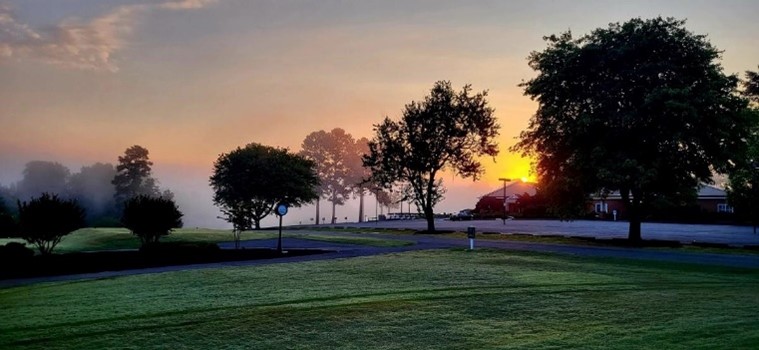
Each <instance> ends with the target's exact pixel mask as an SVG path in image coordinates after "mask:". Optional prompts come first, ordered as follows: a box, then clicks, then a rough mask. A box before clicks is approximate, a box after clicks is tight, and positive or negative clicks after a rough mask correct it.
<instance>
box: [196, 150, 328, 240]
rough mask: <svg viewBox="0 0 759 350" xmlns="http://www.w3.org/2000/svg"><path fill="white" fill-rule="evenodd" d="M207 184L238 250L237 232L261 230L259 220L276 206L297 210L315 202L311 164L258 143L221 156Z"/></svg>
mask: <svg viewBox="0 0 759 350" xmlns="http://www.w3.org/2000/svg"><path fill="white" fill-rule="evenodd" d="M210 182H211V187H212V188H213V190H214V197H213V201H214V203H215V204H216V205H217V206H219V207H220V208H221V211H222V213H224V215H225V219H226V220H227V221H228V222H230V223H231V224H232V226H233V230H234V234H235V242H236V243H237V246H239V239H240V232H242V231H244V230H248V229H250V228H251V227H252V226H254V225H255V228H256V229H260V228H261V224H260V222H261V219H263V218H264V217H266V216H267V215H269V214H270V213H271V212H272V210H273V209H274V206H275V205H276V204H277V203H278V202H280V201H285V202H287V203H288V204H289V205H290V206H292V207H299V206H301V205H302V204H305V203H309V202H311V201H313V200H314V199H316V198H318V193H317V192H316V189H317V186H318V185H319V179H318V177H317V175H316V172H315V171H314V163H313V162H312V161H310V160H307V159H305V158H303V157H300V156H297V155H294V154H292V153H290V152H288V150H287V149H282V148H274V147H270V146H264V145H261V144H258V143H251V144H249V145H247V146H245V148H239V147H238V148H237V149H235V150H233V151H232V152H229V153H226V154H221V155H220V156H219V158H218V159H217V160H216V162H215V163H214V172H213V175H212V176H211V179H210Z"/></svg>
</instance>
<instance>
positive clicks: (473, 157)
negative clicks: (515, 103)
mask: <svg viewBox="0 0 759 350" xmlns="http://www.w3.org/2000/svg"><path fill="white" fill-rule="evenodd" d="M471 90H472V89H471V87H470V86H469V85H465V86H464V88H463V89H462V90H461V91H460V92H456V91H454V90H453V88H452V87H451V83H450V82H447V81H439V82H436V83H435V85H434V86H433V87H432V90H431V91H430V95H429V96H426V97H425V99H424V101H421V102H411V103H410V104H408V105H406V108H405V110H404V111H403V118H402V120H401V121H399V122H395V121H392V120H390V118H387V117H386V118H385V120H384V121H383V122H382V123H381V124H378V125H375V127H374V131H375V135H374V138H373V139H372V140H371V141H370V142H369V155H367V156H365V157H364V164H365V165H366V166H367V167H369V168H370V169H371V170H372V178H373V180H374V181H375V182H377V183H381V184H383V185H385V187H388V186H390V185H391V184H393V183H403V184H405V185H406V188H408V189H410V195H411V198H412V199H413V200H414V202H415V203H416V205H417V207H418V208H421V210H422V212H423V213H424V217H425V218H426V220H427V230H428V231H430V232H433V231H435V221H434V218H435V217H434V211H433V210H434V207H435V205H436V204H437V203H438V202H439V201H440V200H441V199H442V193H443V191H444V188H443V185H442V179H440V178H439V175H440V172H441V171H443V170H444V169H449V170H451V171H453V172H454V173H455V174H458V175H459V176H461V177H463V178H473V179H475V180H476V179H477V178H478V177H479V176H480V175H481V174H482V173H483V169H482V164H481V163H480V162H479V157H480V156H483V155H488V156H496V155H497V154H498V145H497V143H496V141H495V138H496V137H497V136H498V129H499V126H498V124H497V123H496V120H495V117H494V116H493V109H492V108H491V107H490V106H489V105H488V102H487V100H486V97H487V91H483V92H480V93H477V94H472V93H471Z"/></svg>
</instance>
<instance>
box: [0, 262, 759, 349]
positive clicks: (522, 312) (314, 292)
mask: <svg viewBox="0 0 759 350" xmlns="http://www.w3.org/2000/svg"><path fill="white" fill-rule="evenodd" d="M757 291H759V270H746V269H730V268H720V267H704V266H695V265H680V264H673V263H657V262H645V261H634V260H622V259H608V258H606V259H595V258H580V257H573V256H568V255H550V254H537V253H515V252H507V251H495V250H478V251H475V252H469V251H465V250H438V251H417V252H407V253H399V254H390V255H381V256H371V257H363V258H353V259H341V260H332V261H313V262H302V263H289V264H273V265H264V266H255V267H234V268H233V267H229V268H223V269H205V270H191V271H179V272H170V273H161V274H149V275H135V276H127V277H117V278H109V279H102V280H91V281H78V282H58V283H45V284H37V285H32V286H26V287H16V288H7V289H0V310H3V312H2V313H0V348H3V349H5V348H19V349H33V348H36V349H49V348H70V349H103V348H135V349H141V348H167V349H176V348H197V349H216V348H249V349H489V348H520V349H522V348H540V349H542V348H556V349H560V348H582V349H606V348H636V349H637V348H661V349H671V348H681V349H693V348H704V349H715V348H724V349H735V348H752V347H756V346H757V344H759V327H757V325H759V297H757V295H758V294H757Z"/></svg>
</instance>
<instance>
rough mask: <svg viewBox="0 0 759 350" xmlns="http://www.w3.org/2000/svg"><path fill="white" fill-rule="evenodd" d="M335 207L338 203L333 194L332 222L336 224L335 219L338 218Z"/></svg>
mask: <svg viewBox="0 0 759 350" xmlns="http://www.w3.org/2000/svg"><path fill="white" fill-rule="evenodd" d="M335 207H337V204H336V203H335V197H334V196H332V221H331V222H332V224H333V225H334V224H335V221H336V220H337V216H335Z"/></svg>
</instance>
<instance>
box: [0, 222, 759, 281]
mask: <svg viewBox="0 0 759 350" xmlns="http://www.w3.org/2000/svg"><path fill="white" fill-rule="evenodd" d="M298 233H299V234H308V233H309V231H308V230H299V231H298ZM315 233H317V234H319V235H335V236H360V237H367V235H371V236H372V237H376V238H382V239H397V240H407V241H413V242H415V244H414V245H410V246H402V247H371V246H362V245H353V244H344V243H334V242H323V241H314V240H305V239H294V238H284V239H283V248H284V249H285V250H287V249H288V248H290V249H293V248H302V249H303V248H305V249H308V248H311V249H324V250H329V252H328V253H325V254H317V255H308V256H298V257H292V258H278V259H266V260H250V261H234V262H221V263H210V264H196V265H182V266H164V267H157V268H148V269H139V270H124V271H106V272H99V273H89V274H79V275H67V276H51V277H35V278H25V279H15V280H4V281H0V288H8V287H14V286H20V285H29V284H35V283H41V282H57V281H73V280H87V279H100V278H112V277H117V276H126V275H136V274H148V273H163V272H172V271H182V270H196V269H207V268H222V267H232V266H256V265H267V264H279V263H291V262H302V261H313V260H328V259H346V258H353V257H359V256H370V255H380V254H390V253H398V252H405V251H414V250H427V249H450V248H468V244H469V243H468V240H467V239H461V238H449V237H441V236H435V235H396V234H381V233H359V234H355V233H344V232H332V233H330V232H326V231H321V230H320V231H317V232H315ZM276 244H277V243H276V240H275V239H269V240H250V241H243V242H242V245H243V247H248V248H274V247H276ZM220 246H221V247H222V248H225V249H231V248H232V247H233V243H232V242H228V243H222V244H220ZM485 247H486V248H495V249H504V250H517V251H532V252H543V253H559V254H570V255H577V256H588V257H609V258H624V259H640V260H654V261H666V262H673V263H690V264H701V265H718V266H727V267H735V268H759V255H756V254H754V255H740V254H709V253H691V252H682V251H676V250H658V249H641V248H615V247H593V246H574V245H564V244H544V243H531V242H515V241H495V240H493V241H488V240H486V239H476V240H475V249H478V248H485Z"/></svg>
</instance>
